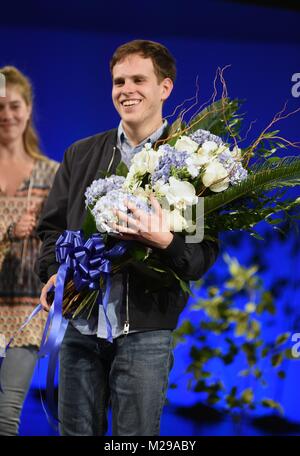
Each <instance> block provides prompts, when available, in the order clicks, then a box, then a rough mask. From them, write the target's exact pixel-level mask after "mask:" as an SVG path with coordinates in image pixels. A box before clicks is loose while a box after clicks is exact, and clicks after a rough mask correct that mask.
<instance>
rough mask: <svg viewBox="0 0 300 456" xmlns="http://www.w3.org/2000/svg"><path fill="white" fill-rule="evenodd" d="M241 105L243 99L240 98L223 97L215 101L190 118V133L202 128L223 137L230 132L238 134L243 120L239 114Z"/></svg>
mask: <svg viewBox="0 0 300 456" xmlns="http://www.w3.org/2000/svg"><path fill="white" fill-rule="evenodd" d="M240 105H241V101H240V100H238V99H234V100H230V99H228V98H222V99H220V100H217V101H215V102H214V103H212V104H211V105H209V106H207V107H206V108H204V109H203V110H202V111H201V112H200V113H199V114H197V115H196V116H195V117H193V118H192V119H191V120H190V122H189V127H188V134H191V133H193V132H195V131H196V130H198V129H199V128H202V129H203V130H208V131H210V133H213V134H214V135H217V136H221V137H226V136H227V135H228V134H229V133H231V134H232V135H234V136H238V133H239V129H240V124H241V120H242V119H241V117H240V116H238V115H237V111H238V109H239V108H240ZM228 126H229V128H230V132H229V129H228Z"/></svg>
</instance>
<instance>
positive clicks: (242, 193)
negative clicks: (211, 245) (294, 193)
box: [204, 157, 300, 215]
mask: <svg viewBox="0 0 300 456" xmlns="http://www.w3.org/2000/svg"><path fill="white" fill-rule="evenodd" d="M296 185H300V157H285V158H282V159H280V160H278V161H277V162H275V163H268V162H266V163H263V164H261V165H259V164H256V165H255V166H253V167H252V168H251V174H249V176H248V177H247V179H245V180H244V181H243V182H241V183H240V184H238V185H235V186H233V187H230V188H228V189H227V190H226V191H225V192H222V193H218V194H216V195H212V196H207V197H206V198H205V200H204V213H205V215H207V214H210V213H212V212H214V211H216V210H219V209H221V208H223V207H225V206H226V205H228V204H229V203H231V202H233V201H236V200H238V199H241V198H245V197H251V194H254V195H256V194H257V193H259V192H262V191H269V190H272V189H275V188H279V187H288V186H290V187H293V186H296Z"/></svg>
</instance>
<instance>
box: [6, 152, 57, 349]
mask: <svg viewBox="0 0 300 456" xmlns="http://www.w3.org/2000/svg"><path fill="white" fill-rule="evenodd" d="M58 166H59V164H58V163H57V162H55V161H53V160H49V159H46V160H37V161H36V162H35V165H34V167H33V169H32V172H31V175H30V177H29V178H28V179H25V180H24V181H23V182H22V184H21V185H20V187H19V188H18V190H17V191H16V193H15V195H14V196H7V195H6V194H5V193H2V192H1V190H0V335H2V337H3V335H4V337H5V343H6V344H7V343H8V342H9V340H10V338H11V336H13V335H14V334H15V333H16V331H17V330H18V329H19V328H20V326H21V325H22V323H23V322H24V320H25V318H26V317H27V316H28V315H29V314H30V313H31V312H32V310H33V309H34V307H35V306H36V305H37V304H38V303H39V296H40V291H41V282H40V280H39V278H38V276H37V275H36V274H35V272H34V265H35V261H36V258H37V255H38V252H39V247H40V241H39V238H38V237H37V235H36V234H35V232H34V231H33V233H32V234H31V235H30V237H28V238H26V239H25V240H18V239H15V240H14V239H13V240H9V238H8V234H7V229H8V227H9V226H10V225H11V224H12V223H16V222H17V221H18V220H19V219H20V217H21V215H22V214H23V213H24V212H26V210H27V208H28V205H29V203H31V202H32V203H33V204H35V205H38V207H39V211H38V215H39V213H40V211H41V210H42V207H43V204H44V202H45V199H46V198H47V196H48V193H49V190H50V187H51V185H52V182H53V179H54V176H55V173H56V171H57V168H58ZM46 317H47V314H46V312H39V314H38V315H37V316H35V317H34V319H33V320H32V321H31V323H30V324H29V325H28V326H27V327H26V328H25V329H24V330H23V332H22V333H20V334H19V335H18V336H17V337H16V338H15V340H14V342H13V343H12V344H11V346H12V347H13V346H15V347H21V346H28V345H33V346H39V345H40V341H41V336H42V331H43V328H44V325H45V320H46Z"/></svg>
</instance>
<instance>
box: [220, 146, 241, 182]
mask: <svg viewBox="0 0 300 456" xmlns="http://www.w3.org/2000/svg"><path fill="white" fill-rule="evenodd" d="M218 161H219V162H220V163H221V164H222V165H223V166H224V168H225V169H226V170H227V172H228V175H229V180H230V183H231V185H236V184H239V183H240V182H242V181H243V180H245V179H246V177H247V176H248V172H247V170H246V169H244V168H243V166H242V164H241V162H239V161H236V160H235V159H234V157H233V156H232V155H231V153H230V151H229V150H228V149H227V150H224V151H223V152H222V153H221V154H220V155H219V156H218Z"/></svg>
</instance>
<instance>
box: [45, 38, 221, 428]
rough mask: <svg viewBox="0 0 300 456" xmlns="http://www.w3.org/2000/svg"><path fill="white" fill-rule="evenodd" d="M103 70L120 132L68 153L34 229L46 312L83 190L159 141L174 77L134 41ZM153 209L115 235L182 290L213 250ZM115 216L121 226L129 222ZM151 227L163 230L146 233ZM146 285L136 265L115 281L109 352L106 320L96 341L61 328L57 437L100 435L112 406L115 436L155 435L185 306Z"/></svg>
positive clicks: (78, 328)
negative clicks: (60, 244)
mask: <svg viewBox="0 0 300 456" xmlns="http://www.w3.org/2000/svg"><path fill="white" fill-rule="evenodd" d="M110 67H111V74H112V82H113V88H112V99H113V103H114V106H115V108H116V110H117V111H118V113H119V115H120V117H121V122H120V125H119V127H118V129H114V130H111V131H108V132H105V133H102V134H98V135H96V136H93V137H90V138H87V139H83V140H81V141H78V142H76V143H75V144H73V145H72V146H71V147H70V148H69V149H68V150H67V151H66V153H65V156H64V160H63V163H62V165H61V167H60V169H59V171H58V173H57V176H56V180H55V182H54V185H53V189H52V192H51V194H50V196H49V200H48V203H47V205H46V207H45V209H44V214H43V217H42V219H41V222H40V225H39V228H38V232H39V234H40V237H41V239H42V240H43V247H42V250H41V256H40V259H39V262H38V270H39V275H40V278H41V280H42V281H43V282H47V283H46V285H45V287H44V288H43V292H42V295H41V303H42V305H43V307H44V308H45V309H48V304H47V301H46V294H47V291H48V290H49V288H50V287H51V286H52V285H53V284H55V280H56V272H57V270H58V266H59V265H58V264H57V263H56V260H55V243H56V241H57V239H58V237H59V235H60V234H61V233H62V232H63V231H64V230H65V229H69V230H78V229H80V228H81V226H82V223H83V220H84V217H85V208H84V192H85V190H86V188H87V187H88V186H89V185H90V184H91V182H92V181H93V180H94V179H96V178H99V177H100V172H101V171H102V172H103V171H105V172H107V171H110V172H111V173H114V172H115V170H116V167H117V165H118V163H119V162H120V160H123V161H124V162H125V163H126V164H127V165H128V166H129V165H130V161H131V158H132V157H133V155H134V153H136V152H139V151H140V150H141V149H142V148H143V146H144V145H145V143H146V142H148V141H150V142H151V143H154V142H156V141H157V140H158V139H160V138H161V137H164V135H166V127H167V123H166V122H164V121H163V117H162V106H163V103H164V102H165V100H166V99H167V98H168V97H169V95H170V93H171V91H172V89H173V83H174V80H175V76H176V67H175V61H174V59H173V57H172V56H171V54H170V53H169V51H168V50H167V49H166V48H165V47H164V46H162V45H161V44H159V43H155V42H151V41H144V40H135V41H132V42H129V43H126V44H124V45H122V46H120V47H119V48H118V49H117V50H116V51H115V53H114V55H113V57H112V60H111V63H110ZM152 205H153V208H154V211H153V213H151V215H150V216H149V215H147V214H144V213H142V212H141V211H139V210H137V209H136V208H135V207H133V206H132V205H131V206H130V205H129V207H130V209H131V210H132V212H133V219H131V221H130V224H129V225H128V226H124V225H123V224H120V225H118V226H117V228H118V230H119V231H120V232H121V233H122V238H123V239H134V240H136V241H139V242H142V243H144V244H146V245H148V246H151V248H152V249H155V250H156V252H159V255H160V259H161V261H162V262H163V263H164V264H166V265H168V266H169V267H170V268H172V269H173V270H174V271H175V272H176V273H177V274H178V275H179V276H180V277H181V278H182V279H183V280H197V279H199V278H200V277H201V276H202V275H203V274H204V273H205V272H206V271H207V269H208V268H209V267H210V266H211V265H212V264H213V263H214V261H215V259H216V256H217V250H218V249H217V245H216V244H215V243H213V242H209V241H203V242H201V243H199V244H187V243H185V241H184V237H183V236H181V235H180V234H177V233H172V232H170V231H169V230H168V229H167V228H166V225H165V222H164V219H163V217H162V210H161V207H160V205H159V204H158V202H157V200H155V199H154V198H152ZM118 215H119V219H120V221H121V220H122V221H125V222H127V221H128V219H127V217H126V216H123V215H122V214H120V213H118ZM149 217H150V222H151V223H149ZM125 225H126V224H125ZM151 226H152V227H153V226H155V227H160V229H154V230H151V228H149V227H151ZM150 281H151V278H150ZM152 281H153V279H152ZM147 283H149V278H148V277H147V276H146V275H145V274H144V272H143V271H142V270H141V268H140V267H137V266H133V265H132V266H129V267H128V268H127V269H126V271H124V272H122V273H120V274H117V275H116V276H114V277H113V284H112V291H111V295H110V299H109V306H108V317H109V320H110V322H111V324H112V330H113V338H114V339H113V343H112V344H111V343H109V342H108V341H107V340H106V327H105V319H104V318H103V327H102V330H101V328H100V337H97V334H96V333H97V328H96V324H95V320H93V318H91V319H90V320H89V321H83V320H80V319H78V320H74V321H73V320H72V321H71V324H69V325H68V329H67V331H66V335H65V338H64V341H63V344H62V348H61V354H60V381H59V419H60V422H61V433H62V434H63V435H103V434H105V432H106V430H107V417H106V413H107V408H108V405H109V402H110V404H111V407H112V433H113V435H122V436H130V435H159V427H160V416H161V412H162V408H163V404H164V402H165V397H166V391H167V386H168V375H169V371H170V369H171V367H172V362H173V355H172V330H173V329H174V328H175V327H176V325H177V321H178V317H179V314H180V312H181V311H182V309H183V307H184V305H185V302H186V296H183V294H182V292H181V290H180V287H179V285H178V281H174V282H172V283H171V284H170V286H169V287H164V288H163V289H159V290H158V291H149V290H147V291H148V292H147V293H146V287H147ZM98 336H99V332H98Z"/></svg>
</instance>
